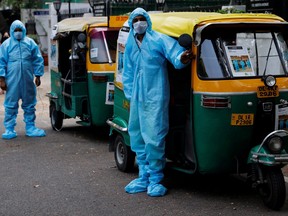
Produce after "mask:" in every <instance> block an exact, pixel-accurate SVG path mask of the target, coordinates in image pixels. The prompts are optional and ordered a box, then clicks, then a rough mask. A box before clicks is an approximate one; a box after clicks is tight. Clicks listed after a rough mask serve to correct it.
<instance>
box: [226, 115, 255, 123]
mask: <svg viewBox="0 0 288 216" xmlns="http://www.w3.org/2000/svg"><path fill="white" fill-rule="evenodd" d="M253 123H254V114H235V113H233V114H232V116H231V125H234V126H247V125H253Z"/></svg>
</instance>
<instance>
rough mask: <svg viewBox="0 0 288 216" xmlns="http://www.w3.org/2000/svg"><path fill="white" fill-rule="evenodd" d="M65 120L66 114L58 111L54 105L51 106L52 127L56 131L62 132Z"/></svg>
mask: <svg viewBox="0 0 288 216" xmlns="http://www.w3.org/2000/svg"><path fill="white" fill-rule="evenodd" d="M63 119H64V114H63V113H62V112H60V111H57V110H56V106H55V104H54V103H51V104H50V122H51V127H52V128H53V130H55V131H60V130H61V129H62V126H63Z"/></svg>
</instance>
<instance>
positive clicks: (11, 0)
mask: <svg viewBox="0 0 288 216" xmlns="http://www.w3.org/2000/svg"><path fill="white" fill-rule="evenodd" d="M0 2H1V3H0V5H1V7H2V8H4V7H5V8H6V7H10V8H11V9H13V10H20V9H21V8H42V5H43V4H44V1H37V0H2V1H0Z"/></svg>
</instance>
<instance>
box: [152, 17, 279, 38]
mask: <svg viewBox="0 0 288 216" xmlns="http://www.w3.org/2000/svg"><path fill="white" fill-rule="evenodd" d="M150 18H151V20H152V28H153V29H154V30H156V31H159V32H161V33H164V34H167V35H170V36H172V37H179V36H180V35H181V34H183V33H187V34H189V35H191V36H192V33H193V30H194V28H195V26H196V25H205V24H208V23H217V22H221V23H224V22H226V23H227V22H254V23H256V22H262V23H263V22H284V20H283V19H282V18H281V17H279V16H276V15H274V14H252V13H237V14H236V13H234V14H220V13H214V12H169V13H151V14H150Z"/></svg>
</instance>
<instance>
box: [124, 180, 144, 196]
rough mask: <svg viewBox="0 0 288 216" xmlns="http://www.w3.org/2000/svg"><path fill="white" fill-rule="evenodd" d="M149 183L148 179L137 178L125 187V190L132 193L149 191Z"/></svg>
mask: <svg viewBox="0 0 288 216" xmlns="http://www.w3.org/2000/svg"><path fill="white" fill-rule="evenodd" d="M148 184H149V183H148V179H146V180H145V179H143V178H137V179H134V180H133V181H131V182H130V183H129V184H128V185H127V186H126V187H125V191H126V192H127V193H130V194H135V193H141V192H145V191H147V187H148Z"/></svg>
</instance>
